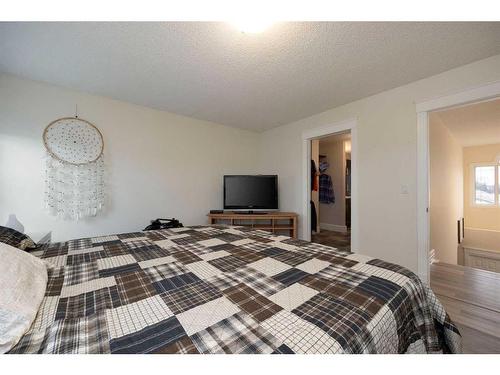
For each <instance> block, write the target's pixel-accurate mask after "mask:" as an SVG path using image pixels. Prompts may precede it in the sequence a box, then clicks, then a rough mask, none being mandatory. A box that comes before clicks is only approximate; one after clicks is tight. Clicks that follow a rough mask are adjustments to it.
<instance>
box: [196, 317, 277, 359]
mask: <svg viewBox="0 0 500 375" xmlns="http://www.w3.org/2000/svg"><path fill="white" fill-rule="evenodd" d="M191 339H192V340H193V343H194V345H195V346H196V348H197V349H198V351H199V352H200V353H236V354H250V353H264V354H265V353H272V352H273V351H274V350H275V349H277V348H278V347H279V346H280V342H279V341H278V340H277V339H276V338H275V337H274V336H272V335H271V334H269V333H268V332H266V331H265V330H264V329H262V328H261V327H260V326H259V324H258V323H257V322H256V321H255V320H253V319H252V318H251V317H250V316H248V315H247V314H244V313H237V314H235V315H232V316H230V317H228V318H226V319H224V320H222V321H221V322H219V323H217V324H214V325H212V326H210V327H208V328H207V329H205V330H203V331H200V332H198V333H196V334H194V335H192V336H191Z"/></svg>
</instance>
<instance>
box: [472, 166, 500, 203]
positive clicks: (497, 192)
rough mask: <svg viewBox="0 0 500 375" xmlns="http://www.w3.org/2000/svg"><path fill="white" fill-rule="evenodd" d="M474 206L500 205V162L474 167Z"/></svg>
mask: <svg viewBox="0 0 500 375" xmlns="http://www.w3.org/2000/svg"><path fill="white" fill-rule="evenodd" d="M472 170H473V189H474V190H473V204H474V205H475V206H497V205H500V162H497V163H491V164H481V165H474V166H473V169H472Z"/></svg>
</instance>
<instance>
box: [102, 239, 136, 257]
mask: <svg viewBox="0 0 500 375" xmlns="http://www.w3.org/2000/svg"><path fill="white" fill-rule="evenodd" d="M102 247H103V248H104V251H105V252H106V255H107V256H108V257H114V256H118V255H126V254H128V253H129V251H128V249H127V246H126V245H125V244H124V243H123V242H121V241H114V242H108V243H104V244H103V245H102Z"/></svg>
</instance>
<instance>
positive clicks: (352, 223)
mask: <svg viewBox="0 0 500 375" xmlns="http://www.w3.org/2000/svg"><path fill="white" fill-rule="evenodd" d="M356 125H357V122H356V120H355V119H351V120H347V121H342V122H339V123H335V124H332V125H326V126H323V127H318V128H314V129H311V130H307V131H304V132H303V134H302V140H303V155H302V161H303V180H302V181H303V185H302V197H303V200H302V202H303V213H302V223H301V238H302V239H305V240H307V241H311V240H313V241H314V240H316V241H317V242H321V243H324V244H326V245H329V246H332V247H337V248H342V249H344V250H350V251H351V252H357V251H358V231H359V227H358V225H357V224H358V210H357V207H358V206H357V205H358V199H357V198H358V195H357V129H356ZM336 136H338V137H340V138H341V139H339V140H338V141H339V142H341V144H342V145H343V149H342V150H343V151H342V160H343V163H341V164H339V165H340V167H337V168H338V170H337V168H335V170H333V169H332V168H333V167H330V165H329V163H330V162H331V160H330V159H329V157H328V155H324V154H326V152H325V153H324V154H323V153H321V152H320V146H321V143H324V146H323V148H322V149H325V148H324V147H328V146H326V145H327V142H326V139H327V138H332V137H336ZM342 138H343V139H342ZM322 140H323V141H324V142H322ZM315 145H316V146H315ZM313 147H316V148H317V151H316V152H317V158H316V160H315V164H316V166H317V167H316V173H318V174H319V175H321V173H322V172H321V171H320V170H319V165H320V156H319V155H320V153H321V155H323V156H327V157H326V158H322V159H326V160H323V161H326V162H327V164H328V166H327V168H326V170H325V171H324V173H325V174H330V178H331V177H332V176H331V174H332V171H334V172H335V173H337V172H338V171H341V172H340V173H339V175H340V176H341V180H340V181H341V182H339V183H337V184H336V185H338V186H336V185H333V181H332V185H333V194H334V195H335V202H337V203H338V202H342V204H340V203H338V204H337V206H336V208H337V210H338V211H339V212H341V216H342V217H343V220H342V221H340V223H336V222H332V223H328V222H323V224H324V225H323V230H322V228H321V224H322V223H321V220H322V218H321V204H320V203H319V188H320V187H319V175H318V186H317V205H316V207H319V212H316V227H315V229H316V230H315V231H313V229H314V228H313V226H312V221H313V220H312V219H313V217H312V209H311V207H312V205H311V201H312V200H313V198H314V195H315V193H314V186H313V185H314V180H313V178H312V176H313V174H312V169H313V168H312V161H311V160H312V156H313ZM346 151H348V152H346ZM324 166H325V164H324ZM339 189H340V190H339ZM326 199H328V198H326ZM346 199H348V200H349V202H348V203H347V204H346ZM330 201H331V197H330ZM325 205H326V206H325V207H324V208H326V210H325V209H324V210H323V211H324V212H325V213H327V212H328V210H330V211H331V210H333V207H334V204H332V203H330V204H327V203H325ZM323 217H324V216H323ZM325 224H326V225H325ZM328 224H330V225H328ZM332 229H333V230H332ZM328 231H330V232H334V233H329V232H328ZM322 232H323V237H326V238H321V234H322ZM329 234H330V236H329ZM314 237H315V238H314ZM328 237H329V238H328Z"/></svg>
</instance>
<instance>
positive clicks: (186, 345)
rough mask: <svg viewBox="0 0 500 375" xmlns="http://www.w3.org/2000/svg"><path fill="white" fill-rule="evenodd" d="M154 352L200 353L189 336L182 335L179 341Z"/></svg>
mask: <svg viewBox="0 0 500 375" xmlns="http://www.w3.org/2000/svg"><path fill="white" fill-rule="evenodd" d="M152 353H154V354H200V352H199V351H198V349H196V345H194V342H193V341H192V340H191V338H190V337H189V336H182V337H181V338H180V339H178V340H177V341H174V342H173V343H171V344H167V345H166V346H164V347H161V348H158V349H156V350H154V351H152Z"/></svg>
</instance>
